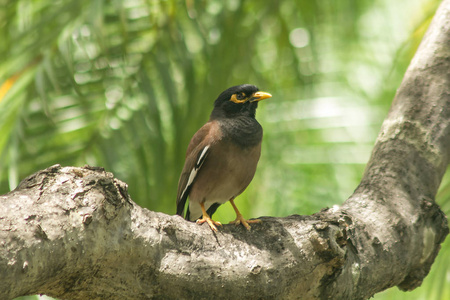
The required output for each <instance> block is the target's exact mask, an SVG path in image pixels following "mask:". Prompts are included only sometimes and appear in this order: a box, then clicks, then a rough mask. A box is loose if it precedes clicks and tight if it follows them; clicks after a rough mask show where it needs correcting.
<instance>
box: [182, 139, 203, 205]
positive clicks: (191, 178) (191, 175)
mask: <svg viewBox="0 0 450 300" xmlns="http://www.w3.org/2000/svg"><path fill="white" fill-rule="evenodd" d="M208 149H209V145H207V146H206V147H205V148H203V150H202V152H201V153H200V155H199V156H198V159H197V162H196V164H195V165H194V168H192V170H191V173H189V179H188V182H187V184H186V186H185V187H184V190H183V193H181V198H180V199H183V198H184V197H185V193H186V191H188V190H189V188H190V187H191V184H192V182H194V179H195V177H196V176H197V173H198V170H200V168H201V166H202V165H203V163H204V162H205V159H206V156H208Z"/></svg>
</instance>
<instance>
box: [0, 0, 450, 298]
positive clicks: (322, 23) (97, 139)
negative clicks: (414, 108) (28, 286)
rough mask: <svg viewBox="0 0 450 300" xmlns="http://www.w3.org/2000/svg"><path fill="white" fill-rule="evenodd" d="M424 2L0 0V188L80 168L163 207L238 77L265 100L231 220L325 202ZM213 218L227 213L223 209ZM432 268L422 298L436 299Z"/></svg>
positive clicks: (419, 30) (367, 133) (372, 131)
mask: <svg viewBox="0 0 450 300" xmlns="http://www.w3.org/2000/svg"><path fill="white" fill-rule="evenodd" d="M438 2H439V1H437V0H414V1H410V0H402V1H388V0H377V1H369V0H342V1H331V0H324V1H308V0H301V1H241V0H233V1H220V0H214V1H194V0H186V1H175V0H169V1H149V0H148V1H145V0H128V1H101V0H93V1H92V0H91V1H87V0H77V1H73V0H67V1H61V0H59V1H58V0H57V1H39V0H15V1H12V0H0V3H1V4H2V5H1V6H0V7H1V8H0V40H1V41H2V42H1V43H0V55H1V57H3V58H4V59H2V60H0V158H1V159H0V193H1V194H3V193H6V192H8V191H9V190H10V189H13V188H14V187H15V186H16V185H17V184H18V182H19V180H21V179H23V178H24V177H26V176H27V175H29V174H31V173H33V172H35V171H37V170H39V169H43V168H46V167H48V166H50V165H52V164H56V163H60V164H62V165H75V166H82V165H84V164H90V165H96V166H103V167H104V168H105V169H106V170H107V171H110V172H113V173H114V174H115V176H116V177H118V178H120V179H122V180H123V181H125V182H127V183H128V185H129V192H130V194H131V196H132V198H133V200H134V201H136V202H138V203H139V204H140V205H143V206H145V207H148V208H149V209H152V210H157V211H163V212H166V213H169V214H173V213H174V212H175V196H176V187H177V182H178V176H179V172H180V171H181V168H182V166H183V162H184V153H185V150H186V147H187V144H188V142H189V139H190V138H191V136H192V135H193V133H194V132H195V131H196V130H197V129H198V128H199V127H200V126H201V125H202V124H203V123H204V122H206V120H207V118H208V115H209V113H210V111H211V109H212V103H213V100H214V99H215V98H216V97H217V95H218V94H219V93H220V92H221V91H222V90H224V89H225V88H227V87H229V86H231V85H235V84H241V83H253V84H256V85H258V86H259V87H260V88H261V89H262V90H265V91H268V92H270V93H272V94H273V96H274V97H273V98H271V99H269V100H267V101H264V102H263V103H261V105H260V108H259V110H258V116H257V117H258V119H259V120H260V122H261V123H262V125H263V127H264V130H265V135H264V144H263V154H262V157H261V160H260V164H259V167H258V172H257V175H256V176H255V179H254V181H253V183H252V184H251V185H250V187H249V189H248V190H247V191H246V192H245V193H244V195H242V196H241V197H239V198H238V199H237V205H238V206H239V207H240V208H241V209H242V212H243V213H244V215H245V216H247V217H257V216H260V215H275V216H286V215H289V214H310V213H313V212H315V211H318V210H319V209H321V208H323V207H326V206H332V205H335V204H340V203H341V202H342V201H344V200H345V199H346V197H348V196H349V195H350V194H351V193H352V191H353V189H354V188H355V187H356V185H357V184H358V181H359V179H360V177H361V175H362V172H363V170H364V165H365V163H366V162H367V160H368V158H369V156H370V151H371V148H372V145H373V143H374V141H375V138H376V135H377V133H378V131H379V128H380V126H381V122H382V121H383V119H384V116H385V115H386V114H387V111H388V109H389V105H390V102H391V100H392V99H393V97H394V94H395V91H396V89H397V87H398V86H399V84H400V82H401V79H402V77H403V74H404V72H405V70H406V67H407V66H408V64H409V61H410V59H411V58H412V56H413V55H414V52H415V50H416V48H417V46H418V43H419V42H420V40H421V38H422V35H423V33H424V31H425V30H426V28H427V25H428V23H429V20H430V19H431V17H432V14H433V12H434V11H435V9H436V7H437V4H438ZM449 181H450V180H447V179H446V180H445V181H444V184H443V186H446V190H450V188H449V187H448V182H449ZM448 194H450V193H449V192H447V193H446V194H445V195H444V196H443V198H441V200H440V201H441V203H442V205H443V206H444V207H445V210H446V212H447V213H449V212H450V208H449V205H450V204H449V203H450V201H449V200H448V199H449V196H448ZM215 216H216V217H217V219H218V220H220V221H224V222H227V221H230V220H232V219H234V215H233V213H232V209H231V206H229V205H225V206H224V207H223V208H222V207H221V208H220V209H219V210H218V212H217V213H216V215H215ZM448 249H449V245H448V242H447V244H446V245H445V249H443V251H442V253H441V254H440V256H439V257H438V260H439V259H444V258H443V253H445V251H447V252H448ZM447 257H448V256H447ZM444 260H445V259H444ZM444 263H445V262H443V263H442V264H440V265H439V266H437V267H435V268H434V269H433V272H435V273H436V272H437V273H436V274H439V275H435V276H434V275H433V277H432V276H429V277H428V278H427V280H428V279H429V278H431V277H432V278H434V279H435V281H434V282H433V283H430V284H428V286H434V285H436V284H437V282H438V279H437V278H441V281H439V282H440V283H439V287H440V288H439V289H437V290H436V289H435V290H434V291H435V293H434V294H433V297H434V298H427V299H444V298H439V297H440V296H439V295H441V296H442V295H448V293H449V289H448V281H447V288H445V280H446V279H445V278H446V277H445V275H443V274H445V272H446V269H447V267H446V266H447V265H448V262H447V264H445V265H444ZM433 274H434V273H433ZM442 278H444V279H442ZM443 280H444V281H443ZM433 284H434V285H433ZM388 293H390V291H389V292H388ZM388 293H386V295H388ZM377 297H378V296H377ZM395 297H397V296H395ZM442 297H444V296H442ZM447 298H448V297H447ZM380 299H381V296H380Z"/></svg>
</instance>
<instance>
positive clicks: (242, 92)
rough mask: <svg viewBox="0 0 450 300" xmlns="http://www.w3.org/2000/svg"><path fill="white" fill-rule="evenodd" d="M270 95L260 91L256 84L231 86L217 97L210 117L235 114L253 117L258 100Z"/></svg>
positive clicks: (224, 116)
mask: <svg viewBox="0 0 450 300" xmlns="http://www.w3.org/2000/svg"><path fill="white" fill-rule="evenodd" d="M270 97H272V95H270V94H269V93H265V92H260V91H259V89H258V88H257V87H256V86H254V85H251V84H241V85H236V86H232V87H230V88H229V89H227V90H225V91H223V92H222V93H221V94H220V95H219V97H217V99H216V101H215V102H214V109H213V111H212V113H211V118H231V117H235V116H249V117H252V118H254V117H255V113H256V108H257V107H258V101H261V100H263V99H267V98H270Z"/></svg>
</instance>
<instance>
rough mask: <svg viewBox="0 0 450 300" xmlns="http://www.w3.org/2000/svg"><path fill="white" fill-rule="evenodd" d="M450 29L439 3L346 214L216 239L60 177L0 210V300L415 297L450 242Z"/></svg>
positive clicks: (35, 183)
mask: <svg viewBox="0 0 450 300" xmlns="http://www.w3.org/2000/svg"><path fill="white" fill-rule="evenodd" d="M449 22H450V0H444V1H443V3H442V4H441V6H440V9H439V10H438V13H437V15H436V16H435V18H434V21H433V23H432V25H431V27H430V29H429V30H428V33H427V35H426V36H425V38H424V41H423V42H422V44H421V46H420V48H419V50H418V52H417V54H416V56H415V57H414V59H413V61H412V62H411V65H410V67H409V69H408V71H407V73H406V75H405V78H404V81H403V83H402V85H401V87H400V89H399V90H398V93H397V95H396V97H395V100H394V103H393V105H392V108H391V111H390V113H389V115H388V117H387V119H386V120H385V122H384V124H383V127H382V130H381V132H380V135H379V137H378V140H377V142H376V145H375V148H374V151H373V154H372V158H371V159H370V162H369V164H368V166H367V169H366V172H365V174H364V177H363V180H362V182H361V184H360V185H359V186H358V188H357V189H356V191H355V193H354V194H353V195H352V196H351V197H350V198H349V199H348V200H347V201H346V202H345V203H344V204H343V205H342V206H341V207H336V208H333V209H327V210H323V211H321V212H319V213H317V214H315V215H313V216H298V215H294V216H290V217H286V218H270V217H263V218H262V220H263V223H262V224H256V225H254V226H253V227H252V231H250V232H248V231H246V230H245V229H243V228H241V227H235V226H232V225H230V226H227V225H225V226H224V227H223V228H221V229H220V232H218V233H217V234H213V233H212V232H211V230H210V229H209V228H208V227H207V226H198V225H196V224H195V223H191V222H187V221H184V220H183V219H182V218H180V217H178V216H169V215H165V214H162V213H156V212H151V211H148V210H146V209H143V208H141V207H139V206H137V205H136V204H134V203H133V201H132V200H131V199H130V197H129V196H128V193H127V186H126V184H124V183H122V182H120V181H119V180H117V179H114V177H113V175H112V174H110V173H106V172H104V171H103V170H102V169H98V168H92V167H84V168H75V167H65V168H62V167H60V166H58V165H56V166H53V167H50V168H48V169H46V170H43V171H40V172H38V173H36V174H34V175H32V176H30V177H28V178H26V179H25V180H24V181H22V182H21V183H20V185H19V186H18V187H17V188H16V189H15V190H14V191H12V192H10V193H8V194H6V195H4V196H1V197H0V299H11V298H14V297H17V296H20V295H26V294H35V293H43V294H47V295H50V296H54V297H58V298H61V299H152V298H161V299H193V298H196V299H213V298H217V299H237V298H247V299H260V298H261V299H264V298H266V299H273V298H279V299H367V298H369V297H370V296H372V295H373V294H375V293H377V292H379V291H382V290H384V289H386V288H388V287H391V286H395V285H397V286H399V287H400V288H402V289H404V290H411V289H414V288H415V287H417V286H418V285H420V283H421V282H422V280H423V278H424V277H425V275H426V274H427V273H428V271H429V269H430V267H431V264H432V263H433V261H434V259H435V257H436V255H437V253H438V251H439V248H440V243H442V241H443V240H444V238H445V236H446V235H447V234H448V225H447V220H446V217H445V216H444V214H443V213H442V211H441V210H440V209H439V207H438V206H437V205H436V204H435V202H434V197H435V194H436V191H437V188H438V186H439V183H440V181H441V179H442V176H443V174H444V172H445V169H446V167H447V164H448V162H449V157H450V156H449V151H450V126H449V125H450V74H449V70H450V25H449ZM293 201H295V200H293Z"/></svg>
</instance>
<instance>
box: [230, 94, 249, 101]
mask: <svg viewBox="0 0 450 300" xmlns="http://www.w3.org/2000/svg"><path fill="white" fill-rule="evenodd" d="M247 100H248V97H246V96H245V94H244V93H239V94H233V95H232V96H231V98H230V101H232V102H234V103H244V102H246V101H247Z"/></svg>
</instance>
